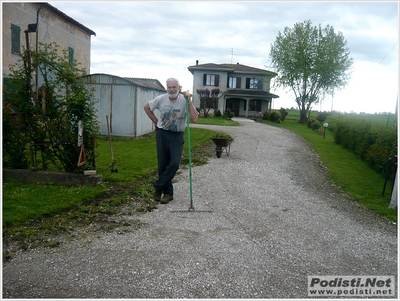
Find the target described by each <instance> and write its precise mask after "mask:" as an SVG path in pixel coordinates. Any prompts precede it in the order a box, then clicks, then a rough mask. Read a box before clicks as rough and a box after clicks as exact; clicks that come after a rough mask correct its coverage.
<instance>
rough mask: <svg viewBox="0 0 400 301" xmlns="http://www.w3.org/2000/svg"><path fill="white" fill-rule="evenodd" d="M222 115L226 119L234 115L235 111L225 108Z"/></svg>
mask: <svg viewBox="0 0 400 301" xmlns="http://www.w3.org/2000/svg"><path fill="white" fill-rule="evenodd" d="M224 116H225V117H226V118H228V119H231V118H232V117H234V116H235V113H233V112H232V111H231V110H230V109H226V111H225V113H224Z"/></svg>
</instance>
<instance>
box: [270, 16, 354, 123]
mask: <svg viewBox="0 0 400 301" xmlns="http://www.w3.org/2000/svg"><path fill="white" fill-rule="evenodd" d="M270 59H271V65H272V67H273V68H274V69H275V71H276V72H277V73H278V76H277V77H276V78H275V84H276V85H277V87H284V88H289V89H291V90H292V91H293V92H294V95H295V100H296V103H297V106H298V108H299V110H300V122H301V123H305V122H307V114H308V112H309V111H310V109H311V106H312V105H313V104H317V103H319V101H321V100H322V97H323V95H325V94H330V93H333V91H334V90H337V89H341V88H343V87H344V86H345V85H346V84H347V82H348V80H349V79H350V69H351V66H352V64H353V59H352V58H351V57H350V51H349V49H348V47H347V41H346V40H345V38H344V36H343V34H342V33H341V32H338V33H335V30H334V28H333V27H332V26H330V25H327V26H326V27H325V28H322V27H321V25H319V26H318V27H317V26H312V23H311V21H310V20H309V21H304V22H303V23H296V24H295V25H294V27H293V28H289V27H285V29H284V31H283V33H281V32H279V33H278V35H277V37H276V40H275V42H274V43H273V44H272V45H271V51H270Z"/></svg>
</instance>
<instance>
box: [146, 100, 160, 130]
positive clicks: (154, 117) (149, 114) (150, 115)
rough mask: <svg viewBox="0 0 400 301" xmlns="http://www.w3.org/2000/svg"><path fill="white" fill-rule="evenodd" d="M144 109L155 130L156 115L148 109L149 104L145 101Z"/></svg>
mask: <svg viewBox="0 0 400 301" xmlns="http://www.w3.org/2000/svg"><path fill="white" fill-rule="evenodd" d="M143 109H144V111H145V112H146V114H147V116H149V118H150V119H151V121H153V123H154V126H155V130H157V122H158V119H157V117H156V115H155V114H154V112H153V111H152V110H151V109H150V105H149V104H148V103H146V104H145V105H144V107H143Z"/></svg>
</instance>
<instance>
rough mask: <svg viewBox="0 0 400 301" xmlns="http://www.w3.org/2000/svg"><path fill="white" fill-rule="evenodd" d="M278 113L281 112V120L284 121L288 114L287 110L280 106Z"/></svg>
mask: <svg viewBox="0 0 400 301" xmlns="http://www.w3.org/2000/svg"><path fill="white" fill-rule="evenodd" d="M279 113H280V114H281V120H282V121H284V120H285V118H286V116H287V115H288V114H289V112H287V111H286V110H285V109H284V108H281V109H280V110H279Z"/></svg>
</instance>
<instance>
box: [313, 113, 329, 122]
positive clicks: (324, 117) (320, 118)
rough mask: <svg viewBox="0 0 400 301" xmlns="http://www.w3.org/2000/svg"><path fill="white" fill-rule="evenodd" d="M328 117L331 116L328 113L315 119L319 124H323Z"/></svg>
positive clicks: (321, 114)
mask: <svg viewBox="0 0 400 301" xmlns="http://www.w3.org/2000/svg"><path fill="white" fill-rule="evenodd" d="M328 116H329V113H328V112H321V113H319V114H318V116H317V118H315V119H317V120H318V121H319V122H321V123H323V122H324V121H325V120H326V117H328Z"/></svg>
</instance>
